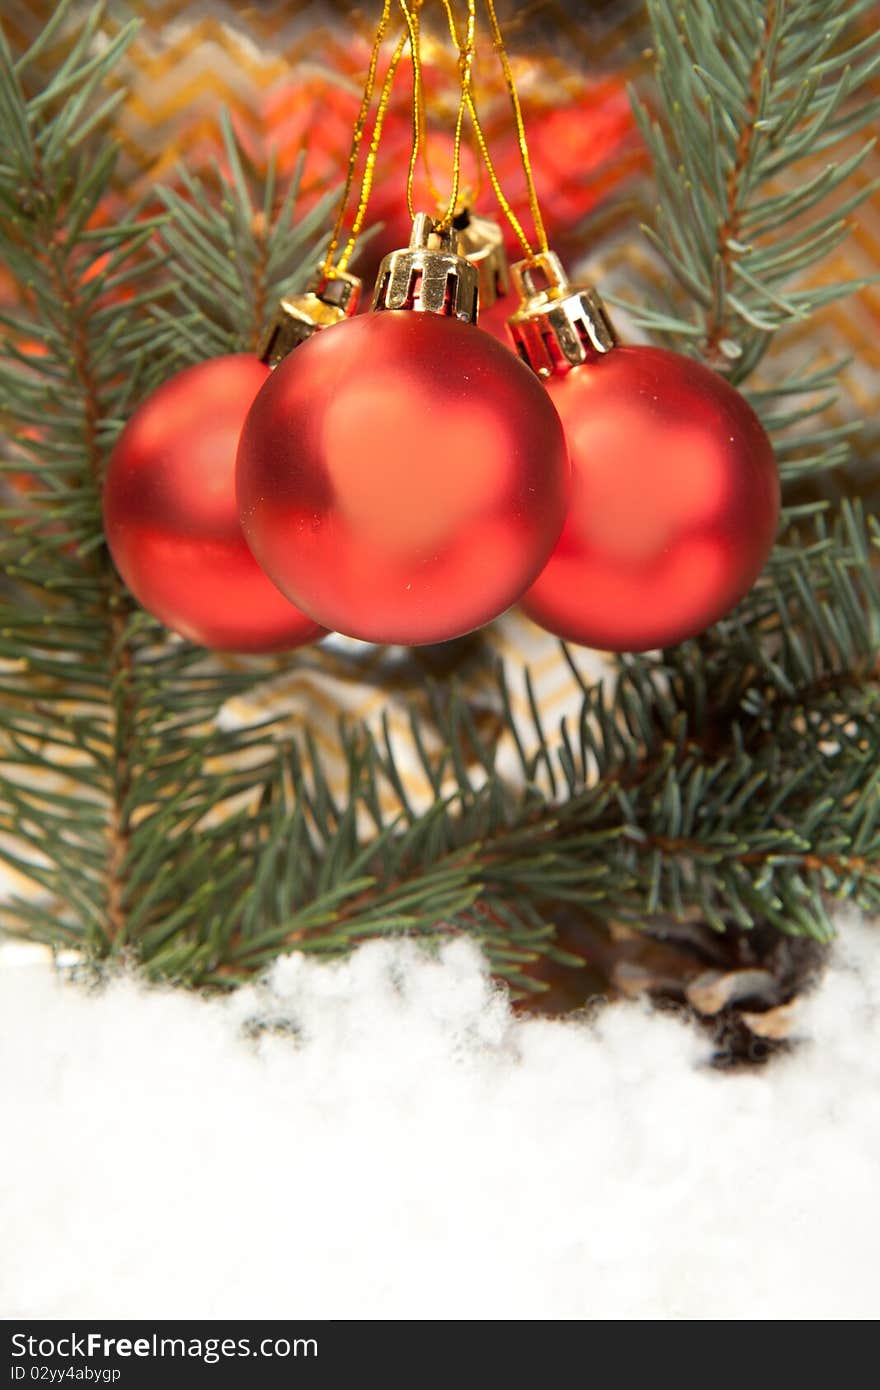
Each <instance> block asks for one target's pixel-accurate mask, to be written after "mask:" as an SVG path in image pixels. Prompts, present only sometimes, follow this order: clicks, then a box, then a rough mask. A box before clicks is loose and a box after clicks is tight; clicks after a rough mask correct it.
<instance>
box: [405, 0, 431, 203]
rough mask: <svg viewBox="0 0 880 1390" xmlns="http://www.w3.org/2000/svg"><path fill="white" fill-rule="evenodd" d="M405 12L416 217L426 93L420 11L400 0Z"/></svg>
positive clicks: (410, 175)
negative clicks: (410, 67) (416, 184)
mask: <svg viewBox="0 0 880 1390" xmlns="http://www.w3.org/2000/svg"><path fill="white" fill-rule="evenodd" d="M398 3H399V4H400V9H401V12H402V14H403V18H404V22H405V24H406V27H407V31H408V33H409V51H410V55H411V59H412V92H413V95H412V148H411V150H410V156H409V169H408V171H407V176H406V207H407V211H408V213H409V215H410V217H412V218H415V215H416V209H415V200H414V197H413V185H414V183H415V177H416V168H417V167H418V162H419V152H420V150H421V149H422V146H423V144H424V143H426V142H425V141H424V130H425V94H424V86H423V75H422V48H421V43H420V39H419V13H418V9H417V8H416V7H415V6H413V8H412V9H410V7H409V5H408V4H407V0H398Z"/></svg>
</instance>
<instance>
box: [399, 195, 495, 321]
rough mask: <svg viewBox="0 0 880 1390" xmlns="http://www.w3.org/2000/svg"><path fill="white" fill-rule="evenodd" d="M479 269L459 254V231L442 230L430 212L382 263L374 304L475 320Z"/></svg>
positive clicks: (417, 220)
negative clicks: (407, 243) (407, 238)
mask: <svg viewBox="0 0 880 1390" xmlns="http://www.w3.org/2000/svg"><path fill="white" fill-rule="evenodd" d="M479 292H480V272H479V270H478V269H477V267H476V266H475V265H472V264H471V262H470V261H469V260H467V259H466V258H465V257H464V256H461V255H459V253H458V233H457V232H456V231H455V230H454V228H452V227H449V228H444V229H443V230H440V229H439V228H438V226H437V224H436V222H435V221H434V219H433V218H432V217H430V216H429V215H428V213H426V212H420V213H417V214H416V216H415V218H414V220H413V229H412V235H411V236H410V239H409V246H407V247H404V248H403V249H402V250H400V251H392V252H391V253H390V254H389V255H387V256H386V257H385V259H384V261H383V262H382V264H381V265H380V267H379V274H378V276H377V277H376V288H375V290H374V292H373V309H374V310H382V309H413V310H416V311H417V312H421V313H429V314H443V315H445V316H446V317H448V318H456V319H460V320H461V321H462V323H476V321H477V314H478V311H479Z"/></svg>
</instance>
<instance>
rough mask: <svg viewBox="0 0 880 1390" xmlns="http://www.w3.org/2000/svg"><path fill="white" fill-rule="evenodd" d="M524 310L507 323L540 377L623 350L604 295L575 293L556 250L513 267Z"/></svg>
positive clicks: (587, 289)
mask: <svg viewBox="0 0 880 1390" xmlns="http://www.w3.org/2000/svg"><path fill="white" fill-rule="evenodd" d="M510 273H511V276H512V278H513V287H514V290H515V291H516V293H517V295H518V297H519V301H520V304H519V308H518V309H517V311H516V313H515V314H512V315H511V317H510V318H509V319H508V320H507V325H508V328H509V329H510V333H511V336H512V338H513V341H514V345H515V347H516V350H517V352H518V353H519V355H520V357H521V358H522V359H523V361H524V362H526V363H527V364H528V366H530V367H531V368H532V370H533V371H535V372H537V373H538V375H539V376H552V375H553V373H554V372H559V371H566V370H567V369H568V368H569V367H578V366H580V365H581V363H582V362H586V361H588V359H589V358H590V357H595V356H596V355H597V354H601V353H605V352H610V351H611V349H612V348H613V347H615V346H616V345H617V334H616V333H615V332H614V327H613V325H612V323H611V320H610V319H609V317H608V314H607V313H606V310H605V306H604V304H603V303H602V300H601V299H600V298H599V296H598V294H597V293H596V291H595V290H594V289H592V288H591V287H590V286H584V287H582V288H580V289H578V288H575V287H574V286H573V285H572V284H571V283H570V282H569V279H568V276H567V275H566V273H565V271H564V270H563V268H562V262H561V261H560V259H559V257H558V256H556V255H555V254H554V253H553V252H552V251H547V252H544V253H543V254H541V255H538V256H534V257H532V258H531V260H527V261H517V262H515V264H514V265H512V266H511V268H510Z"/></svg>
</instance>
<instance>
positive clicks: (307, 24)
mask: <svg viewBox="0 0 880 1390" xmlns="http://www.w3.org/2000/svg"><path fill="white" fill-rule="evenodd" d="M53 9H54V5H53V4H52V3H51V0H32V3H25V0H6V3H5V6H4V14H3V23H4V27H5V29H6V31H7V34H8V36H9V38H10V40H11V42H12V44H13V46H14V47H15V48H16V49H17V50H18V51H22V50H23V49H24V48H25V47H26V46H27V44H28V42H29V41H30V40H31V39H33V38H34V37H35V36H36V34H37V33H38V32H39V30H40V29H41V28H42V26H43V24H44V22H45V20H46V18H47V16H48V15H49V14H50V13H51V11H52V10H53ZM87 9H88V6H87V5H83V7H82V10H81V11H79V12H77V13H78V14H79V15H80V17H82V16H84V15H85V13H86V12H87ZM505 9H506V12H507V13H506V18H507V19H508V20H509V23H507V25H506V32H507V33H508V35H509V38H510V44H511V52H512V57H513V61H514V65H515V70H516V73H517V78H518V81H519V83H520V85H521V90H522V95H523V98H524V103H525V105H526V108H527V113H528V114H529V115H530V116H531V118H532V120H533V121H534V123H535V130H536V131H537V132H538V135H537V138H536V140H535V153H536V163H537V166H538V172H539V176H540V177H541V179H542V181H543V183H542V192H543V194H544V196H545V201H546V204H547V208H548V212H549V220H550V221H551V222H552V224H553V226H554V228H555V229H556V233H557V238H558V245H559V249H561V250H565V251H567V253H568V254H569V256H570V257H572V258H576V257H578V256H580V257H581V258H583V257H584V256H585V255H586V253H587V252H588V253H589V256H588V263H589V266H590V271H591V277H590V278H591V279H594V280H597V281H599V282H600V283H604V284H606V285H607V286H609V287H610V288H613V289H620V288H624V290H627V289H628V290H629V292H630V293H632V290H633V284H634V283H641V282H647V283H648V284H650V282H651V281H652V280H653V281H655V282H656V280H657V278H658V275H659V273H660V272H659V268H658V265H657V263H656V261H655V260H654V259H653V258H652V256H651V255H650V254H649V253H648V251H647V250H646V249H645V244H644V242H641V243H640V242H639V238H638V236H637V234H636V232H635V226H636V224H637V222H638V221H639V220H640V219H643V218H645V216H646V215H649V214H650V207H651V201H652V192H651V186H650V182H649V180H648V177H647V171H646V161H645V158H644V155H643V152H642V151H641V148H640V145H639V142H638V140H637V138H636V136H635V132H634V127H633V125H632V121H631V118H630V117H629V115H628V107H627V103H626V97H625V93H624V83H625V81H626V80H628V79H630V78H632V77H636V76H638V75H639V73H640V72H641V71H642V70H643V68H644V65H645V64H646V62H647V61H648V55H647V54H646V45H647V42H648V38H647V31H646V28H645V18H644V14H643V11H642V8H641V6H640V5H639V4H637V3H634V0H625V3H593V4H590V5H585V4H571V5H564V4H559V3H553V2H552V0H532V2H531V3H528V4H523V5H517V4H508V5H507V6H506V7H502V18H503V19H504V18H505ZM132 14H134V15H136V16H137V17H138V18H139V19H140V20H141V22H142V28H141V30H140V32H139V34H138V37H137V38H136V40H135V42H134V43H133V45H132V47H131V49H130V50H129V54H128V56H127V59H126V62H125V70H124V73H123V77H122V81H123V82H124V84H125V86H126V89H127V91H128V97H127V99H126V101H125V102H124V104H123V105H122V107H121V108H120V111H119V113H118V116H117V118H116V119H117V127H116V134H117V136H118V139H119V142H120V146H121V149H122V154H123V157H122V160H121V163H120V169H119V179H120V187H124V188H125V190H126V193H127V195H128V196H132V195H135V194H137V193H139V192H144V191H146V190H148V189H149V187H150V185H151V184H152V183H154V182H155V181H157V180H162V179H171V178H173V170H174V166H175V164H176V163H178V162H179V161H183V162H185V163H186V165H187V166H188V167H189V168H190V169H192V170H194V171H196V172H205V171H207V172H210V171H211V169H212V168H214V167H215V166H216V163H217V161H218V158H219V150H220V138H219V124H218V117H219V112H220V109H221V107H222V106H224V105H225V106H226V107H227V108H228V109H229V111H230V112H231V114H232V117H233V121H234V124H235V127H236V129H237V131H238V133H239V136H240V138H241V139H242V141H243V143H244V144H245V146H246V148H247V149H248V151H249V153H250V155H251V157H252V158H253V159H254V161H255V162H256V163H258V164H259V163H260V162H261V161H262V160H264V159H265V157H266V150H267V147H268V144H269V143H270V142H272V143H274V144H275V146H276V148H277V151H278V157H279V166H280V168H281V169H282V170H290V168H292V166H293V163H294V160H295V158H296V155H297V153H298V151H299V149H300V147H301V146H302V144H303V142H304V141H308V144H309V148H310V153H309V157H308V161H307V165H306V176H305V180H304V191H305V193H306V194H309V193H310V192H311V193H312V194H314V193H316V192H318V191H321V190H323V189H325V188H327V187H330V186H334V185H335V184H337V183H338V182H339V179H340V174H341V168H342V159H343V158H344V154H345V151H346V150H347V144H348V139H349V135H350V128H351V121H352V118H353V116H354V112H355V110H356V109H357V104H358V101H359V97H360V85H361V81H362V78H363V71H364V67H365V62H366V56H367V53H368V43H369V38H370V36H371V34H372V30H373V27H374V25H375V21H376V15H377V7H376V6H375V5H371V6H370V7H369V9H367V10H361V9H359V10H356V11H351V10H350V8H349V6H347V5H346V4H344V3H342V0H336V3H330V4H328V3H322V4H318V3H291V0H252V3H241V4H236V3H233V0H195V3H192V2H191V0H190V2H187V0H145V3H141V4H137V5H126V4H111V6H110V12H109V17H108V20H107V32H108V33H111V32H114V31H115V30H117V29H118V28H119V26H120V25H121V24H122V23H123V22H124V21H125V20H126V18H128V17H130V16H131V15H132ZM429 41H430V36H429ZM64 43H65V39H64V37H63V35H62V37H61V38H60V39H59V41H58V46H60V47H63V45H64ZM439 54H440V50H439V49H435V50H432V56H434V57H438V56H439ZM56 60H57V48H56V52H55V53H53V52H52V51H51V50H49V51H47V52H46V54H45V55H44V61H45V63H46V65H47V70H49V69H50V68H51V67H52V66H54V63H55V61H56ZM437 72H438V75H437V77H436V78H434V79H432V80H434V81H435V82H436V86H435V87H434V88H433V89H432V90H433V100H432V108H433V110H434V112H435V115H436V118H437V121H438V123H439V125H440V126H441V127H444V125H445V128H446V129H447V130H448V124H449V116H450V113H451V107H450V100H451V97H452V93H453V90H454V89H453V86H452V81H453V77H454V60H453V57H452V56H451V55H450V54H449V53H448V52H447V53H446V56H445V57H439V62H438V64H437ZM480 75H481V82H482V84H483V89H484V90H483V98H482V107H481V109H482V110H483V111H484V114H485V115H486V127H487V134H489V136H490V143H491V142H492V139H495V140H499V141H500V139H501V132H502V131H505V132H506V135H505V138H506V140H507V143H508V147H509V148H508V153H507V155H506V156H504V157H501V158H500V159H499V167H501V166H503V167H504V169H505V170H506V171H507V174H508V175H509V177H510V179H511V180H514V179H515V178H516V177H517V175H516V151H515V146H513V145H512V142H511V140H510V135H509V129H510V127H509V116H508V113H507V109H506V105H505V101H504V94H503V88H502V86H501V82H500V78H499V77H498V76H497V74H496V75H495V76H493V77H491V79H490V78H489V74H488V71H487V65H486V66H483V67H481V70H480ZM405 86H406V84H405V82H404V83H403V84H402V88H403V89H405ZM578 105H580V107H581V108H582V109H583V110H585V111H586V112H587V113H588V115H589V128H587V126H586V125H585V126H584V138H583V139H582V141H581V143H580V144H578V136H577V133H576V132H575V133H574V134H573V127H572V123H571V122H570V123H569V126H568V128H567V134H566V137H565V138H566V139H567V140H569V141H573V144H566V143H565V140H563V139H562V136H561V133H560V129H559V127H558V126H557V125H555V124H554V121H555V119H556V117H557V115H558V113H559V112H560V111H563V112H564V111H566V110H569V111H570V110H572V109H574V108H575V107H577V106H578ZM394 109H396V110H397V135H396V136H395V137H393V138H392V136H391V135H389V143H390V145H391V149H390V152H389V153H388V155H387V157H386V159H387V162H386V164H385V166H384V168H383V169H380V176H379V178H378V179H377V189H378V191H379V196H378V197H377V202H378V204H379V209H380V215H381V214H383V213H385V214H387V213H388V209H389V208H391V210H392V212H391V215H393V209H394V206H397V207H399V206H400V204H401V202H402V196H401V195H402V190H401V187H400V177H401V176H400V169H401V167H402V163H401V160H402V158H403V164H405V155H403V150H404V144H403V142H404V141H406V142H408V138H409V137H408V115H407V113H408V111H409V96H408V93H407V92H406V91H405V90H402V92H401V96H400V100H399V103H398V106H397V108H394ZM542 119H543V120H545V121H546V131H545V136H542V134H541V130H542V127H541V120H542ZM392 125H393V122H392V120H391V118H389V131H390V130H391V127H392ZM395 140H396V143H395ZM406 152H407V153H408V143H407V146H406ZM878 175H880V155H877V154H876V153H875V154H874V155H873V156H872V158H871V160H870V161H868V162H867V163H866V164H864V165H863V166H862V168H861V170H860V171H859V173H858V174H857V176H856V180H857V182H858V184H859V186H866V185H867V184H868V183H869V182H871V181H873V180H874V179H876V178H877V177H878ZM383 187H385V189H386V191H387V189H391V193H392V197H391V200H390V201H389V199H388V198H385V199H384V200H383V197H382V196H381V190H382V188H383ZM511 187H512V184H511ZM514 191H515V192H516V195H517V196H516V198H515V199H514V201H515V202H516V205H517V206H518V207H522V206H523V197H522V188H521V187H519V188H518V189H516V190H514ZM485 205H486V206H488V201H486V204H485ZM575 224H577V225H575ZM588 238H589V240H588ZM878 263H880V200H878V199H877V198H876V197H875V198H874V199H873V200H872V201H871V202H870V203H869V204H868V205H867V206H865V207H864V208H863V209H862V211H861V213H860V215H859V220H858V225H857V226H856V227H855V228H854V229H853V234H852V236H851V237H850V239H849V240H848V242H847V243H846V244H845V245H844V247H843V248H842V249H840V250H839V251H838V252H837V253H836V254H835V255H834V256H832V257H831V258H830V259H829V260H828V261H827V262H826V263H825V264H824V266H823V267H822V270H821V277H820V278H822V279H827V280H836V279H840V278H855V277H861V276H865V275H870V274H872V273H873V272H874V271H875V270H876V268H877V265H878ZM782 352H783V357H782V361H783V365H784V362H785V360H786V358H788V359H790V360H791V361H792V362H800V361H802V360H803V358H804V356H806V355H813V354H815V355H816V356H817V357H818V358H819V359H821V358H822V357H823V356H831V355H834V356H837V355H839V354H840V353H841V352H848V353H849V354H850V355H851V359H852V361H851V364H850V365H849V366H848V367H847V368H846V370H845V372H844V374H843V377H842V381H841V387H842V389H841V399H840V403H839V405H838V407H837V414H838V417H839V418H842V417H856V416H858V417H861V418H863V419H864V420H865V421H866V422H868V427H867V428H866V430H865V432H864V435H863V437H862V440H861V442H860V444H859V446H858V447H860V448H862V449H863V450H864V451H865V458H866V459H867V458H869V457H871V453H872V452H873V455H874V457H876V449H877V445H878V442H880V440H878V427H877V425H876V423H875V422H874V413H875V405H876V397H877V382H878V379H880V376H878V372H880V291H878V290H876V289H869V290H866V291H863V292H862V293H861V294H859V295H858V296H855V297H854V298H852V299H850V300H848V301H846V302H845V303H844V304H842V305H838V306H830V307H829V308H828V309H826V310H825V311H823V312H822V313H821V314H820V315H818V316H817V317H816V318H814V319H813V320H811V321H810V322H809V323H805V324H804V325H803V327H802V328H797V329H793V330H790V331H789V332H788V334H787V336H786V340H785V344H784V347H783V349H782ZM777 360H779V359H777ZM823 486H827V484H823ZM840 486H848V484H846V483H845V481H844V480H841V482H840ZM866 486H868V487H877V482H876V470H874V471H873V473H872V476H871V478H870V479H868V481H867V483H866ZM499 657H501V658H503V659H504V660H505V661H506V663H507V665H508V669H509V672H510V677H509V678H510V681H511V697H512V701H513V707H514V711H515V713H516V716H517V719H518V721H519V724H520V730H521V735H522V738H523V741H524V742H525V743H526V744H528V743H529V742H533V741H534V716H533V713H532V709H531V704H530V701H529V698H528V693H527V690H526V686H525V681H524V678H523V675H522V672H523V668H524V667H525V666H528V667H529V668H530V671H531V676H532V681H533V686H534V691H535V694H536V697H537V704H538V707H539V711H540V718H541V720H542V722H543V724H544V726H545V728H546V729H548V730H552V729H554V728H558V726H559V723H560V720H561V719H563V718H567V717H571V716H572V715H575V714H576V711H577V708H578V706H579V697H580V691H579V687H578V683H577V681H576V680H575V678H574V676H573V675H572V672H571V670H570V668H569V666H568V665H567V663H566V662H565V661H564V659H563V658H562V656H561V654H560V650H559V646H558V644H557V643H556V641H555V639H553V638H551V637H549V636H547V635H546V634H544V633H542V632H541V631H540V630H539V629H537V628H536V627H534V626H533V625H532V624H531V623H529V622H528V621H527V620H526V619H525V618H523V617H522V616H521V615H519V614H516V613H514V614H511V615H508V616H507V617H505V618H503V619H502V620H500V621H499V622H498V623H496V624H495V625H494V626H493V627H492V628H491V629H490V630H488V632H486V633H485V634H482V635H480V636H479V637H478V638H474V639H468V640H467V641H466V642H465V643H463V644H457V645H456V649H455V652H454V653H453V652H450V653H446V655H445V656H444V655H443V654H442V653H441V654H439V655H438V654H437V653H419V652H417V651H416V652H409V653H406V652H401V651H396V650H395V651H388V650H387V649H379V648H367V647H364V646H362V645H361V644H358V643H353V642H349V641H347V640H346V639H336V638H332V639H329V640H328V641H327V642H325V643H324V644H322V645H321V647H320V648H317V649H314V650H313V651H311V652H309V653H306V654H302V655H301V656H298V657H297V659H296V661H295V662H294V663H293V664H291V663H290V661H284V662H280V661H279V662H278V663H276V664H274V665H270V667H269V669H270V671H271V675H270V677H269V679H267V680H266V681H265V682H263V683H262V684H261V685H260V686H259V687H258V688H257V689H256V690H255V691H254V692H253V694H252V695H250V696H249V697H248V698H247V699H242V700H239V701H236V702H235V703H234V704H233V705H231V706H229V707H228V708H226V709H224V711H223V712H222V715H221V718H222V719H223V720H224V721H228V722H230V723H236V722H238V721H240V720H243V719H248V720H249V719H251V718H253V717H254V716H255V715H256V714H258V713H259V712H261V711H264V710H265V709H266V708H272V709H273V710H274V711H285V712H287V713H288V714H289V727H292V728H297V727H301V726H302V725H303V724H304V723H306V722H307V723H308V725H309V727H310V729H311V730H312V732H313V734H314V736H315V739H316V742H317V744H318V746H319V748H321V749H322V751H323V752H324V754H325V756H326V758H327V760H328V771H329V773H330V776H331V780H332V781H335V782H336V784H337V789H338V790H339V791H342V790H343V788H344V785H345V770H344V767H343V766H342V764H341V761H340V760H339V759H338V755H337V752H336V748H337V744H336V736H335V733H336V728H337V724H338V720H339V717H340V714H344V715H346V716H351V717H352V718H360V719H364V720H366V721H367V723H368V724H370V725H372V726H373V727H376V728H378V727H380V725H381V720H382V718H383V717H384V718H385V719H386V720H387V721H388V726H389V730H390V734H391V737H392V740H393V741H394V743H395V747H396V748H397V750H398V757H399V762H400V768H401V772H402V773H403V776H404V779H405V780H406V781H407V784H408V791H409V792H410V795H411V797H412V800H413V801H414V802H418V801H419V800H422V801H424V800H426V799H428V798H429V797H430V796H431V795H432V793H431V791H430V788H428V787H427V786H426V785H425V783H424V779H423V778H422V776H421V773H420V772H419V770H418V767H417V765H416V763H415V761H414V759H413V758H412V757H411V755H410V751H409V750H410V743H409V738H408V732H407V729H408V710H407V702H408V701H409V700H413V699H414V700H415V701H416V702H417V704H418V705H419V706H420V709H421V713H422V716H423V719H424V721H425V727H426V729H427V728H428V727H429V723H430V714H429V710H428V708H427V705H426V703H425V699H424V676H425V670H426V666H427V668H428V670H429V671H430V670H432V669H433V670H434V671H435V674H440V675H442V674H444V673H445V671H446V670H447V669H453V668H454V669H455V673H456V675H457V677H458V679H459V680H460V681H461V683H462V685H463V688H464V690H465V692H466V694H467V695H468V697H469V698H470V700H471V702H472V704H473V706H474V709H475V712H476V714H477V717H478V719H480V720H482V721H484V723H485V724H487V725H488V724H492V723H495V724H496V725H497V724H499V723H500V720H499V705H498V701H497V698H496V697H495V696H494V695H493V694H492V693H491V691H492V683H491V680H490V679H489V673H490V671H491V668H492V665H493V663H495V662H496V661H497V660H498V658H499ZM578 661H579V664H580V666H581V667H582V669H583V672H584V675H585V676H587V677H590V678H594V677H595V676H597V675H600V674H602V672H603V671H608V670H610V658H608V657H606V656H604V655H603V654H602V653H595V652H586V651H584V652H580V653H579V654H578ZM432 663H433V666H432ZM261 669H263V670H265V669H266V664H265V663H264V664H263V666H262V668H261ZM427 737H428V742H430V734H428V736H427ZM501 764H502V766H503V767H504V768H506V769H507V770H508V771H509V773H510V776H511V777H512V778H516V777H517V776H518V775H519V764H518V759H517V756H516V750H515V747H514V744H513V740H510V739H508V740H507V743H506V744H505V745H504V747H503V748H502V753H501ZM16 887H17V888H19V889H21V888H22V887H23V885H22V884H21V883H17V884H16Z"/></svg>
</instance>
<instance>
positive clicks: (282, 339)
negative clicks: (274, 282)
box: [259, 271, 361, 368]
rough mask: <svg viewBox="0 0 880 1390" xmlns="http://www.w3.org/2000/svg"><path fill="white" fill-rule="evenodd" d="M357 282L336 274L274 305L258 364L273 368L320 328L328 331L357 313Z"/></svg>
mask: <svg viewBox="0 0 880 1390" xmlns="http://www.w3.org/2000/svg"><path fill="white" fill-rule="evenodd" d="M360 293H361V281H360V280H359V279H358V277H357V276H356V275H349V274H347V273H346V272H345V271H336V272H335V273H334V274H333V275H331V276H328V275H321V276H320V277H319V278H318V279H317V280H315V282H314V283H313V284H312V285H311V287H310V288H309V289H307V290H306V291H305V292H304V293H303V294H294V295H290V296H289V298H287V299H282V301H281V303H280V304H279V305H278V309H277V312H276V314H275V317H274V319H273V320H272V322H271V324H270V325H269V329H268V331H267V333H266V336H265V338H264V339H263V342H262V344H261V346H260V353H259V355H260V360H261V361H262V362H265V363H266V366H267V367H272V368H275V367H277V366H278V363H279V362H283V361H284V358H285V357H287V355H288V353H291V352H293V349H294V348H295V347H299V345H300V343H304V342H305V341H306V339H307V338H311V336H312V334H313V333H317V332H318V330H319V329H321V328H332V327H333V325H334V324H336V323H341V322H342V320H343V319H347V318H351V316H352V314H354V313H355V312H356V311H357V306H358V300H359V299H360Z"/></svg>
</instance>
